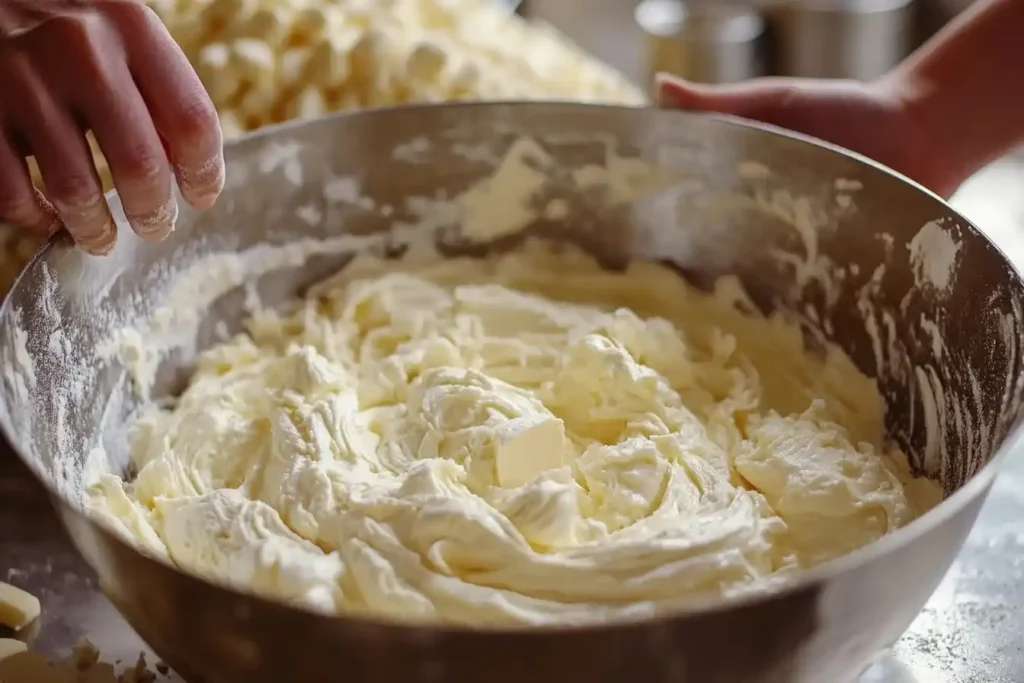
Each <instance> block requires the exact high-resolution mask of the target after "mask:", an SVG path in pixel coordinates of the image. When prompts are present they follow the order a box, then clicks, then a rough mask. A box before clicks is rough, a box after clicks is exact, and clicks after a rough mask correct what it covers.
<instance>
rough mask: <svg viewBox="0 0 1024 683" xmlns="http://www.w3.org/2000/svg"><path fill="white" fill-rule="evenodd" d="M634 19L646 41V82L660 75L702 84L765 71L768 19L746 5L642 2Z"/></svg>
mask: <svg viewBox="0 0 1024 683" xmlns="http://www.w3.org/2000/svg"><path fill="white" fill-rule="evenodd" d="M635 17H636V22H637V24H638V25H639V26H640V28H641V29H642V30H643V32H644V35H645V38H646V44H647V71H648V76H649V78H648V83H650V82H653V76H654V74H655V73H657V72H659V71H666V72H668V73H671V74H675V75H676V76H681V77H683V78H686V79H689V80H691V81H696V82H698V83H735V82H737V81H743V80H747V79H749V78H754V77H756V76H761V75H763V73H764V60H763V54H762V47H763V46H762V43H761V38H762V37H763V35H764V21H763V20H762V18H761V16H760V15H759V14H758V13H757V12H756V11H754V10H753V9H752V8H750V7H748V6H747V5H746V4H736V3H734V2H701V3H692V4H686V3H683V2H681V1H680V0H644V1H643V2H641V3H640V4H639V5H638V6H637V8H636V13H635Z"/></svg>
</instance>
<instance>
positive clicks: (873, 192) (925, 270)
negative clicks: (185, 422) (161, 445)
mask: <svg viewBox="0 0 1024 683" xmlns="http://www.w3.org/2000/svg"><path fill="white" fill-rule="evenodd" d="M523 140H530V141H532V143H536V145H539V147H540V148H541V149H543V152H544V154H545V155H547V156H548V157H549V158H550V159H551V160H552V161H553V165H552V167H551V168H550V169H549V172H550V173H549V175H550V177H549V179H548V180H549V182H547V183H546V185H545V189H544V191H543V196H538V195H534V196H531V197H529V198H528V199H527V200H526V201H528V202H532V203H533V204H534V205H536V206H538V207H539V206H548V207H551V206H556V205H557V206H558V207H559V211H555V212H552V211H548V212H546V213H545V212H544V211H539V212H537V215H536V217H535V220H532V221H531V222H530V225H529V226H528V227H527V229H526V230H524V231H523V232H522V233H518V234H517V235H515V236H512V237H509V238H507V239H503V240H499V241H498V242H496V243H494V244H489V245H485V246H480V245H478V244H474V243H469V242H467V241H465V240H464V239H462V238H461V237H460V236H459V232H458V226H459V223H460V220H461V219H462V218H463V217H464V215H463V214H461V213H460V210H459V208H458V205H457V203H454V202H452V201H451V200H452V199H453V198H455V197H458V196H459V195H460V193H462V192H464V191H465V190H466V189H467V188H469V187H470V186H472V185H473V184H474V183H479V181H480V180H481V179H484V178H487V177H489V176H491V175H492V174H493V173H495V171H496V169H498V168H499V167H500V165H501V163H502V160H503V158H505V156H506V154H507V153H508V152H509V150H510V149H512V148H513V147H514V146H515V145H516V144H517V141H518V142H519V143H520V144H522V141H523ZM227 156H228V185H227V188H226V190H225V193H224V195H223V197H222V199H221V201H220V202H219V203H218V205H217V206H216V207H215V208H214V209H212V210H210V211H207V212H205V213H202V214H199V213H196V212H193V211H189V210H184V211H183V213H182V216H181V218H180V220H179V223H178V229H177V231H176V232H175V233H174V234H173V235H172V236H171V237H170V238H169V239H168V240H167V241H165V242H163V243H161V244H147V243H143V242H141V241H139V240H138V239H136V238H134V236H132V235H130V234H128V231H127V230H123V231H122V237H121V239H120V240H119V243H118V246H117V248H116V249H115V251H114V253H113V255H112V256H109V257H107V258H103V259H98V258H93V257H89V256H86V255H83V254H81V253H79V252H77V251H76V250H74V249H73V248H72V247H71V246H70V244H69V243H68V242H67V241H64V240H60V239H58V240H55V241H54V242H52V243H51V244H50V245H48V246H47V247H46V248H45V249H44V250H43V251H41V252H40V254H38V255H37V257H36V259H35V260H34V261H33V263H32V264H31V265H30V266H29V267H28V269H27V271H26V272H25V273H24V274H23V276H22V277H21V279H20V281H19V282H18V284H17V286H16V287H15V289H14V290H13V292H12V293H11V295H10V296H9V297H8V299H7V301H6V302H5V304H4V307H3V310H2V313H0V317H2V318H3V324H2V325H0V362H2V363H3V365H4V369H5V372H4V378H3V383H2V384H0V420H2V424H3V427H4V429H5V431H6V432H7V435H8V438H9V439H11V441H12V443H13V444H14V445H15V447H16V449H17V450H18V451H19V452H20V454H21V455H22V457H23V458H24V459H25V460H26V461H27V462H28V464H29V465H30V466H31V467H32V468H33V469H34V470H35V472H36V473H37V474H38V475H39V476H40V477H41V478H42V479H43V480H44V481H45V482H47V483H48V484H49V485H50V487H51V488H52V489H53V490H54V491H56V492H57V493H58V494H60V495H61V496H62V497H63V498H64V499H65V500H66V501H68V502H69V503H71V504H72V505H80V504H81V503H82V498H83V496H82V493H83V490H82V481H83V472H84V470H85V469H86V467H87V463H89V465H88V466H93V465H94V464H95V463H94V462H93V461H90V458H89V453H90V451H92V449H93V448H94V446H95V445H96V444H98V443H102V444H103V445H104V449H105V451H106V453H107V456H108V457H109V458H110V459H111V460H112V462H110V463H108V464H109V466H110V467H112V468H114V469H115V470H120V469H123V468H124V467H125V466H126V459H127V456H126V445H125V441H126V439H125V434H126V425H127V424H128V423H129V422H130V420H131V419H132V417H133V416H134V415H135V414H136V412H137V410H138V408H139V406H140V405H141V404H142V403H143V401H144V398H145V397H147V396H152V397H160V396H166V395H168V394H172V393H174V392H175V391H178V390H179V389H180V388H181V386H182V383H183V382H184V380H185V379H186V377H187V372H188V368H189V365H190V362H191V359H192V358H193V357H194V354H195V352H196V350H197V349H202V348H205V347H207V346H209V345H211V344H212V343H214V342H215V341H216V340H217V339H218V338H219V337H220V336H221V335H223V334H224V333H225V332H229V331H234V330H237V329H238V327H239V324H240V322H241V320H242V319H243V318H244V317H245V315H246V313H247V311H248V310H249V309H248V302H250V301H251V300H252V295H253V294H257V295H258V296H259V297H260V299H261V301H262V302H263V303H264V304H266V305H275V304H277V303H280V302H283V301H285V300H288V299H290V298H292V297H294V296H296V295H297V294H299V293H301V291H302V290H303V289H304V288H305V287H307V286H308V285H310V284H312V283H314V282H316V281H317V280H319V279H321V278H322V277H325V276H326V275H328V274H330V273H331V272H333V271H334V270H336V269H337V268H339V267H340V266H342V265H343V264H344V263H345V261H346V259H347V258H349V257H350V255H351V254H352V252H353V251H354V250H356V249H362V248H370V249H377V250H382V251H385V252H387V251H398V250H401V249H402V248H404V247H405V246H407V245H408V243H409V242H410V240H424V239H428V240H433V241H436V242H438V243H440V244H441V245H442V247H443V248H444V249H446V250H449V251H468V252H474V251H478V250H480V249H483V248H505V247H508V246H510V245H512V244H514V243H515V242H516V241H517V240H519V239H522V238H523V236H525V235H543V236H545V237H549V238H551V239H557V240H568V241H572V242H576V243H578V244H580V245H582V246H584V247H585V248H586V249H588V250H590V251H592V252H593V253H594V254H595V255H597V256H598V257H599V258H601V259H602V260H604V261H605V262H606V263H608V265H609V266H612V267H614V266H615V264H617V263H622V262H624V261H625V260H627V259H629V258H644V259H658V260H663V261H666V262H669V263H671V264H673V265H675V266H676V267H677V268H678V269H679V270H680V272H681V273H682V274H683V275H684V276H685V277H687V278H688V279H690V280H691V281H692V282H693V283H694V284H696V285H697V286H700V287H708V286H710V284H711V283H712V282H713V281H714V280H715V279H716V278H717V277H718V276H720V275H723V274H735V275H737V276H738V277H739V279H740V281H741V282H742V284H743V285H744V286H745V288H746V290H747V292H748V293H749V294H750V296H751V298H752V299H753V301H754V302H755V303H756V304H757V305H758V306H759V307H761V308H763V309H764V310H774V309H783V310H786V311H788V312H790V313H791V314H792V315H793V316H794V318H796V319H797V320H799V321H800V323H801V324H802V325H803V326H804V328H805V330H806V332H807V335H806V336H807V340H808V344H809V345H810V346H812V347H813V346H818V345H820V344H822V343H824V342H835V343H837V344H838V345H839V346H841V347H842V348H843V349H844V350H845V351H846V352H847V353H848V354H849V355H850V356H851V357H852V358H853V359H854V361H855V363H856V364H857V365H858V367H860V369H861V370H863V371H864V372H866V373H867V374H869V375H871V376H875V377H877V378H878V381H879V385H880V388H881V390H882V393H883V395H884V397H885V399H886V401H887V413H886V422H887V428H888V431H889V435H890V437H891V438H893V439H895V440H896V441H897V442H899V444H900V445H901V446H902V447H903V448H904V450H905V451H906V452H907V453H908V454H909V455H910V456H911V460H912V465H913V466H914V467H915V468H916V469H917V470H918V471H923V472H925V473H926V474H928V475H929V476H931V477H933V478H935V479H937V480H939V481H941V483H942V485H943V487H944V488H945V490H946V491H947V493H948V492H952V491H953V490H955V489H957V488H958V487H960V486H961V485H963V483H964V482H965V481H966V480H967V479H968V478H970V477H971V476H972V475H973V474H975V473H976V472H977V471H978V470H979V469H980V468H981V467H982V466H983V465H984V464H985V463H986V462H988V461H989V460H990V459H991V458H992V457H993V455H994V453H995V452H996V451H997V450H998V448H999V446H1000V445H1001V444H1002V442H1003V441H1004V439H1005V437H1006V436H1007V434H1008V432H1009V430H1010V429H1011V427H1012V426H1013V424H1014V423H1015V422H1016V420H1017V418H1018V417H1019V415H1020V412H1021V400H1020V399H1021V390H1022V388H1021V384H1020V382H1019V381H1018V379H1017V378H1019V377H1020V376H1021V374H1022V373H1021V349H1020V339H1021V337H1022V330H1021V312H1022V303H1024V301H1022V299H1024V295H1022V288H1021V283H1020V280H1019V278H1018V275H1017V274H1016V272H1015V271H1014V270H1013V268H1012V267H1011V266H1010V264H1009V263H1008V262H1007V260H1006V259H1005V258H1004V257H1003V255H1002V254H1001V253H1000V252H999V251H998V250H997V249H996V248H995V247H994V246H993V245H992V244H991V242H989V240H988V239H986V238H985V237H984V236H983V235H982V234H981V233H980V232H979V231H978V230H977V229H976V228H974V227H973V226H972V225H970V224H969V223H968V222H967V221H966V220H965V219H964V218H963V217H961V216H960V215H958V214H957V213H956V212H955V211H953V210H952V209H951V208H950V207H949V206H948V205H947V204H945V203H944V202H943V201H941V200H940V199H938V198H937V197H935V196H933V195H931V194H930V193H928V192H926V191H924V190H922V189H921V188H919V187H917V186H915V185H914V184H912V183H910V182H909V181H906V180H905V179H903V178H901V177H899V176H897V175H895V174H893V173H891V172H889V171H887V170H885V169H883V168H881V167H879V166H877V165H874V164H872V163H870V162H867V161H865V160H863V159H861V158H859V157H856V156H854V155H851V154H848V153H845V152H842V151H839V150H836V149H832V148H828V147H826V146H823V145H820V144H817V143H815V142H812V141H808V140H806V139H803V138H799V137H796V136H790V135H786V134H782V133H779V132H777V131H773V130H769V129H766V128H763V127H760V126H754V125H751V124H748V123H744V122H740V121H735V120H729V119H724V118H719V117H708V116H701V115H694V114H686V113H681V112H664V111H657V110H647V109H630V108H616V107H600V106H586V105H570V104H526V103H515V104H463V105H438V106H425V107H408V108H398V109H390V110H381V111H373V112H363V113H356V114H346V115H339V116H334V117H329V118H325V119H321V120H316V121H311V122H303V123H298V124H290V125H285V126H281V127H278V128H275V129H272V130H269V131H267V132H263V133H260V134H257V135H254V136H250V137H247V138H245V139H242V140H240V141H238V142H235V143H232V144H231V145H230V146H229V147H228V150H227ZM640 160H642V161H643V162H644V164H639V161H640ZM641 167H642V168H641ZM595 168H596V169H599V170H600V169H604V172H605V173H606V175H607V174H608V173H613V174H619V176H618V177H620V179H624V180H622V183H625V185H630V183H632V185H631V187H632V188H633V190H635V192H634V195H635V196H637V197H638V198H637V199H636V200H635V201H622V197H618V198H616V197H615V194H616V190H615V188H614V187H611V186H610V185H608V184H607V183H605V184H604V185H600V184H597V185H586V184H585V183H581V182H579V180H580V178H583V177H584V176H585V175H586V173H587V172H588V169H589V170H591V171H592V170H593V169H595ZM637 169H641V170H640V171H638V170H637ZM643 169H646V170H643ZM622 183H620V185H622ZM644 183H648V184H649V186H648V185H643V184H644ZM625 185H623V186H625ZM641 185H643V187H641ZM620 189H621V188H620ZM115 203H116V202H115ZM116 208H117V207H116V206H115V209H116ZM132 330H142V331H143V337H144V343H143V344H141V345H140V344H137V343H132V341H133V339H134V340H135V341H138V340H137V339H135V338H134V337H133V335H134V334H135V332H133V331H132Z"/></svg>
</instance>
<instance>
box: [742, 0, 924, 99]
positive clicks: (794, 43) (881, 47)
mask: <svg viewBox="0 0 1024 683" xmlns="http://www.w3.org/2000/svg"><path fill="white" fill-rule="evenodd" d="M760 7H761V8H762V11H764V12H765V15H766V16H767V18H768V23H769V27H770V31H771V34H772V38H773V52H774V54H773V55H772V61H773V70H774V71H775V72H776V73H777V74H778V75H781V76H805V77H811V78H854V79H857V80H865V81H866V80H871V79H874V78H878V77H879V76H881V75H883V74H885V73H886V72H887V71H889V70H890V69H892V68H893V67H894V66H896V65H897V64H899V63H900V61H902V60H903V58H904V57H906V56H907V55H908V54H909V53H910V51H911V49H912V48H913V45H914V41H915V35H914V16H913V11H912V10H913V0H762V2H761V3H760Z"/></svg>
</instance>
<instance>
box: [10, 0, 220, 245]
mask: <svg viewBox="0 0 1024 683" xmlns="http://www.w3.org/2000/svg"><path fill="white" fill-rule="evenodd" d="M0 93H2V95H0V219H3V220H6V221H7V222H9V223H10V224H11V225H13V226H15V227H18V228H22V229H25V230H30V231H36V232H40V233H43V234H45V233H46V232H48V231H51V230H53V229H55V228H57V227H60V223H63V225H64V226H65V227H66V228H67V230H68V232H69V233H70V234H71V235H72V237H73V238H74V239H75V242H76V243H77V244H78V245H79V246H80V247H81V248H83V249H85V250H86V251H88V252H90V253H95V254H103V253H106V252H108V251H109V250H110V249H111V248H112V247H113V245H114V242H115V240H116V237H117V236H116V228H115V226H114V222H113V219H112V218H111V215H110V210H109V208H108V206H107V203H106V201H105V199H104V197H103V192H102V186H101V184H100V180H99V177H98V175H97V172H96V169H95V167H94V164H93V159H92V155H91V154H90V152H89V148H88V144H87V142H86V138H85V132H86V131H90V130H91V131H92V133H93V134H94V135H95V137H96V140H97V142H98V143H99V147H100V149H101V150H102V151H103V154H104V156H105V157H106V160H107V163H108V165H109V167H110V171H111V175H112V176H113V180H114V186H115V187H116V189H117V191H118V194H119V195H120V198H121V203H122V204H123V206H124V209H125V214H126V216H127V218H128V221H129V223H130V224H131V226H132V229H133V230H134V231H135V232H136V233H137V234H138V235H139V236H140V237H142V238H143V239H147V240H160V239H163V238H164V237H166V236H167V234H169V233H170V232H171V231H172V230H173V229H174V222H175V219H176V217H177V212H178V207H177V204H176V202H175V200H174V197H173V195H172V193H171V178H172V170H173V176H174V177H175V178H176V179H177V183H178V187H179V188H180V189H181V193H182V195H183V196H184V198H185V200H186V201H188V202H189V203H190V204H192V205H193V206H195V207H197V208H208V207H209V206H211V205H212V204H213V202H214V201H215V200H216V198H217V195H218V194H219V193H220V191H221V189H222V187H223V184H224V162H223V158H222V141H221V131H220V125H219V124H218V121H217V114H216V111H215V110H214V108H213V104H212V103H211V101H210V98H209V97H208V96H207V94H206V91H205V90H204V89H203V86H202V84H201V83H200V81H199V79H198V77H197V76H196V75H195V72H194V71H193V70H192V67H191V66H190V65H189V63H188V60H187V59H186V58H185V56H184V54H182V52H181V50H180V49H179V48H178V46H177V44H176V43H175V42H174V40H173V39H172V38H171V36H170V34H168V32H167V30H166V29H165V28H164V26H163V24H162V23H161V22H160V20H159V19H158V18H157V16H156V15H155V14H154V13H153V12H152V11H151V10H149V9H148V8H147V7H145V6H144V5H142V4H141V3H139V2H136V1H134V0H0ZM28 155H34V156H35V159H36V162H37V164H38V166H39V171H40V175H41V177H42V180H43V185H44V186H45V196H44V195H43V194H41V193H40V192H39V191H38V190H36V189H35V188H34V187H33V185H32V182H31V179H30V176H29V172H28V168H27V165H26V163H25V157H26V156H28Z"/></svg>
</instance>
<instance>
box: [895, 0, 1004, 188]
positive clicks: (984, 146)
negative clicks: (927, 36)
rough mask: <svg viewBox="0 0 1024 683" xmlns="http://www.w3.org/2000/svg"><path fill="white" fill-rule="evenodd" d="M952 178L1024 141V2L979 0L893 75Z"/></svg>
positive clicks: (925, 141)
mask: <svg viewBox="0 0 1024 683" xmlns="http://www.w3.org/2000/svg"><path fill="white" fill-rule="evenodd" d="M889 78H890V79H891V82H892V83H894V84H895V87H896V88H897V89H898V91H899V97H900V98H901V99H902V100H903V102H904V103H905V105H906V107H907V111H908V113H909V115H910V117H911V119H912V121H913V125H914V127H915V129H916V131H917V132H918V133H920V135H919V137H918V142H917V145H918V147H919V149H918V150H917V152H918V153H919V154H920V155H921V156H922V157H923V158H924V160H927V161H928V162H930V163H936V164H942V165H944V167H945V168H943V169H942V173H943V174H945V173H948V174H949V177H950V178H951V179H952V180H954V181H955V182H957V183H959V182H960V181H962V180H964V179H966V178H967V177H968V176H970V175H971V174H972V173H974V172H975V171H977V170H978V169H979V168H981V167H982V166H985V165H986V164H988V163H989V162H991V161H993V160H994V159H996V158H998V157H999V156H1002V155H1003V154H1005V153H1006V152H1007V151H1009V150H1010V149H1011V148H1013V147H1014V146H1016V145H1017V144H1019V143H1021V142H1024V0H980V1H979V2H977V4H976V5H975V6H973V7H971V8H970V9H968V10H967V11H966V12H965V13H964V14H962V15H961V16H960V17H958V18H957V19H956V20H954V21H953V22H951V23H950V24H949V25H948V26H947V27H946V28H944V29H943V30H942V31H941V32H940V33H939V34H938V35H936V36H935V37H934V38H932V39H931V40H930V41H928V42H927V43H926V44H925V45H924V46H922V47H921V48H920V49H919V50H918V51H917V52H915V53H914V54H913V55H911V57H910V58H908V59H907V60H906V61H905V62H904V63H903V64H901V65H900V67H899V68H898V69H896V71H895V72H893V74H891V75H890V77H889Z"/></svg>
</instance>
